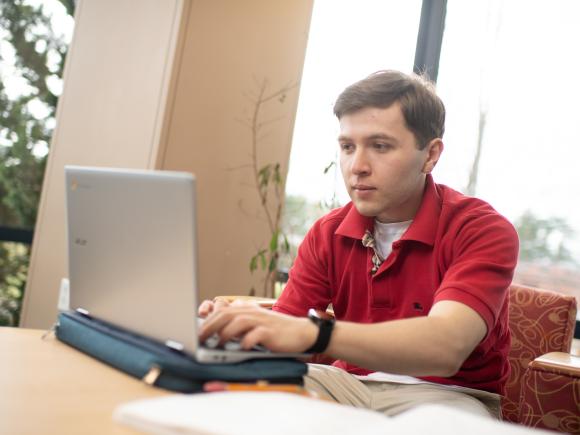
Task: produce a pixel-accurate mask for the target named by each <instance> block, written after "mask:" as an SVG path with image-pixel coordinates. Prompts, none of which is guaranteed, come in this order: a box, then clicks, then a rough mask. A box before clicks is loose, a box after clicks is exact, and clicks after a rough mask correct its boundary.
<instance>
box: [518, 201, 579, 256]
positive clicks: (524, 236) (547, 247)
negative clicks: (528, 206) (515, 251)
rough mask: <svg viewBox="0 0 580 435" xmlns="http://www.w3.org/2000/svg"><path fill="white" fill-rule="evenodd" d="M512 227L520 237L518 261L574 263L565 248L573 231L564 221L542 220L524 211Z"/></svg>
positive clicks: (556, 219) (553, 218)
mask: <svg viewBox="0 0 580 435" xmlns="http://www.w3.org/2000/svg"><path fill="white" fill-rule="evenodd" d="M514 225H515V227H516V230H517V232H518V235H519V237H520V260H523V261H540V262H544V263H570V264H572V263H574V259H573V255H572V253H571V252H570V250H569V249H568V247H567V244H568V243H569V242H570V240H572V239H573V237H574V230H573V229H572V228H571V227H570V225H568V223H567V222H566V221H565V220H564V219H562V218H559V217H551V218H547V219H542V218H539V217H537V216H535V215H534V214H533V213H532V212H530V211H526V212H525V213H524V214H523V215H522V216H521V217H520V218H519V219H518V220H517V221H516V222H515V223H514Z"/></svg>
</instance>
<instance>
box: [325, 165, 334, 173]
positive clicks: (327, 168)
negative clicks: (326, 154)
mask: <svg viewBox="0 0 580 435" xmlns="http://www.w3.org/2000/svg"><path fill="white" fill-rule="evenodd" d="M335 165H336V162H330V164H329V165H328V166H327V167H326V168H324V173H325V174H326V173H327V172H328V171H330V168H332V167H333V166H335Z"/></svg>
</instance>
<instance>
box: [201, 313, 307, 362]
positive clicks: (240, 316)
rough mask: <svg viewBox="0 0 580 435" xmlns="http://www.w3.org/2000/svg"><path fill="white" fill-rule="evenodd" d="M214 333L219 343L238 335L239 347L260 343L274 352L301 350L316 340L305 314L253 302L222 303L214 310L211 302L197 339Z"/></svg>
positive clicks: (245, 347) (249, 346) (246, 347)
mask: <svg viewBox="0 0 580 435" xmlns="http://www.w3.org/2000/svg"><path fill="white" fill-rule="evenodd" d="M202 305H203V304H202ZM200 310H201V306H200ZM216 333H217V334H218V335H219V337H220V342H221V343H224V342H226V341H228V340H231V339H232V338H238V339H240V341H241V345H242V348H243V349H251V348H252V347H253V346H255V345H257V344H260V345H262V346H264V347H266V348H268V349H270V350H272V351H274V352H304V351H305V350H306V349H308V348H309V347H311V346H312V345H313V344H314V342H315V341H316V337H317V336H318V327H317V326H316V325H314V323H312V322H311V321H310V320H308V319H307V318H303V317H302V318H299V317H293V316H288V315H286V314H282V313H277V312H275V311H270V310H267V309H264V308H260V307H257V306H255V305H240V306H234V305H231V306H222V307H220V308H219V309H217V310H216V309H215V306H214V309H213V311H212V312H211V314H210V315H209V316H208V318H207V319H206V321H205V322H204V324H203V326H202V328H201V332H200V340H201V341H202V342H203V341H205V340H206V339H207V338H208V337H210V336H212V335H213V334H216Z"/></svg>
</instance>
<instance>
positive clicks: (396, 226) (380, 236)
mask: <svg viewBox="0 0 580 435" xmlns="http://www.w3.org/2000/svg"><path fill="white" fill-rule="evenodd" d="M411 222H413V221H412V220H410V221H404V222H394V223H391V224H384V223H382V222H379V221H378V220H376V219H375V232H374V238H375V243H376V246H377V251H379V254H380V256H381V257H382V258H383V260H384V259H385V258H387V257H388V256H389V254H390V253H391V251H392V250H393V242H394V241H396V240H399V239H400V238H401V236H402V235H403V233H404V232H405V231H407V228H409V225H411Z"/></svg>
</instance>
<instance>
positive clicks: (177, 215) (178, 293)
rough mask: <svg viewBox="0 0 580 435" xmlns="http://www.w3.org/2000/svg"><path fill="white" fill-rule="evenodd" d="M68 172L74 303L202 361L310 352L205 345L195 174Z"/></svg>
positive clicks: (72, 169)
mask: <svg viewBox="0 0 580 435" xmlns="http://www.w3.org/2000/svg"><path fill="white" fill-rule="evenodd" d="M65 175H66V207H67V229H68V253H69V279H70V308H71V309H72V310H77V311H79V312H81V313H83V314H85V315H87V316H90V317H94V318H96V319H99V320H102V321H105V322H108V323H111V324H113V325H115V326H118V327H121V328H124V329H127V330H130V331H134V332H138V333H140V334H143V335H145V336H148V337H150V338H153V339H155V340H157V341H160V342H162V343H165V344H166V345H167V346H169V347H171V348H173V349H175V350H178V351H181V352H184V353H186V354H189V355H190V356H192V357H194V358H195V359H196V360H198V361H200V362H236V361H243V360H245V359H250V358H281V357H297V356H304V354H294V353H273V352H269V351H267V350H266V349H262V351H257V350H251V351H243V350H237V349H236V347H239V343H229V344H227V345H226V348H225V349H215V348H209V347H206V346H202V345H200V344H199V341H198V332H197V330H198V322H199V319H198V318H197V315H196V313H197V306H198V303H199V292H198V284H197V282H198V280H197V276H198V273H197V237H196V223H195V222H196V219H195V215H196V195H195V177H194V176H193V175H192V174H188V173H183V172H169V171H143V170H130V169H110V168H91V167H80V166H67V167H65Z"/></svg>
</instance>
